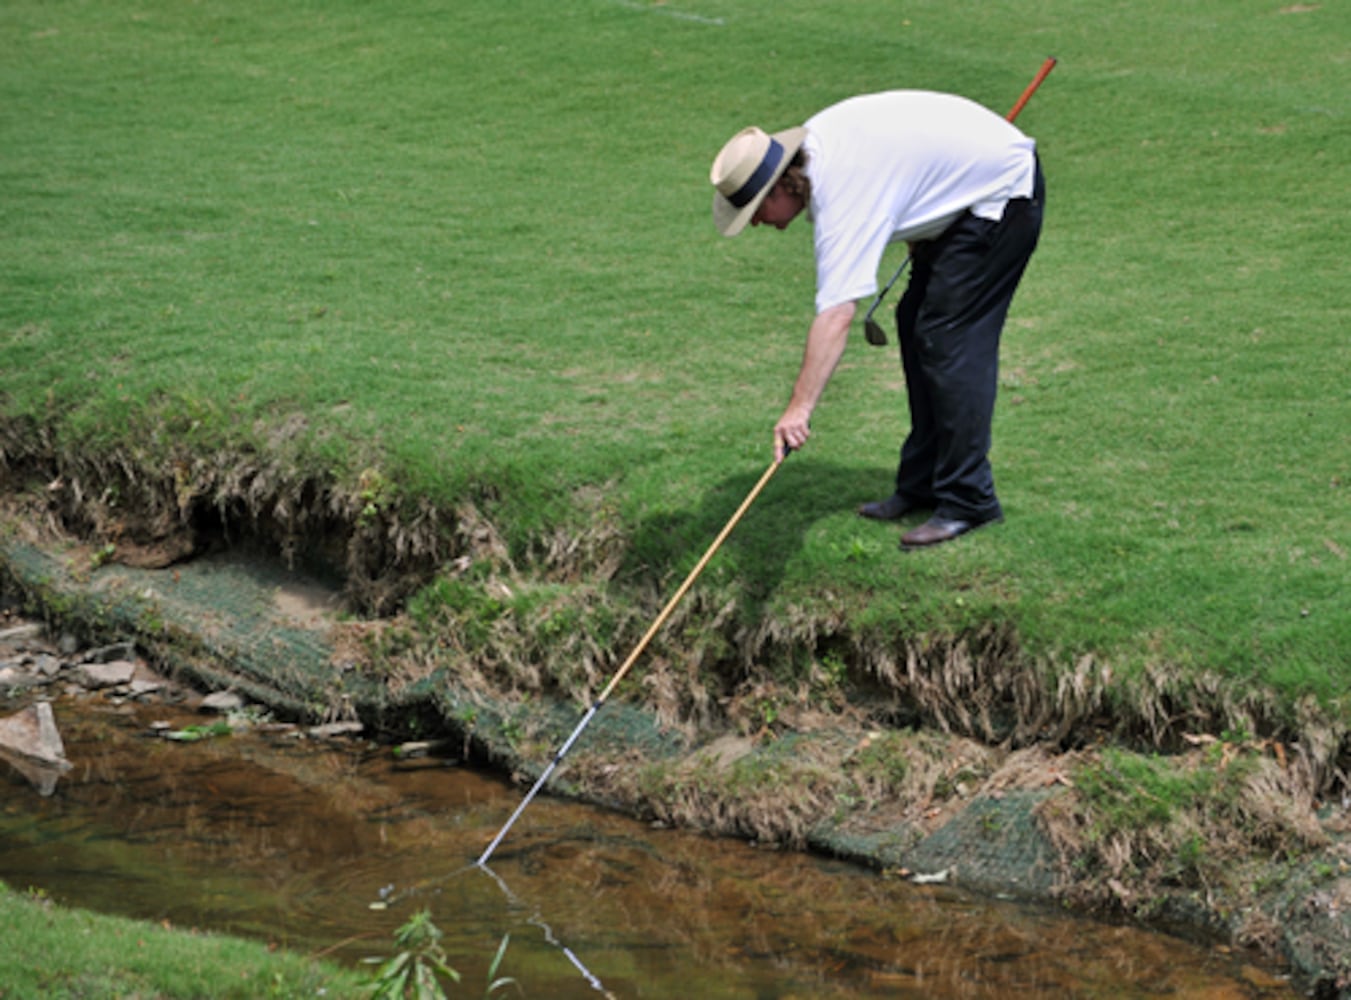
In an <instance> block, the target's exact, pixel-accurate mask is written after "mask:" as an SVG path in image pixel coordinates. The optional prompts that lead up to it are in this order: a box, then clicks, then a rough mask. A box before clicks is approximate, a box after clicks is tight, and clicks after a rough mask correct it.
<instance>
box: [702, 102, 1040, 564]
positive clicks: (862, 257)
mask: <svg viewBox="0 0 1351 1000" xmlns="http://www.w3.org/2000/svg"><path fill="white" fill-rule="evenodd" d="M710 179H711V180H712V182H713V186H714V189H715V190H714V195H713V220H714V222H715V224H716V225H717V227H718V229H719V230H720V231H721V232H722V233H723V235H725V236H735V235H736V234H737V233H739V232H741V230H742V229H743V228H745V226H746V225H747V224H750V225H753V226H759V225H769V226H774V227H775V228H776V229H786V228H787V227H788V225H789V223H791V222H792V221H793V220H794V219H795V218H797V216H798V215H800V214H802V213H803V212H804V211H805V212H806V213H807V217H808V218H809V219H810V220H811V223H812V226H813V239H814V244H815V256H816V316H815V319H813V321H812V324H811V328H810V329H809V331H808V333H807V345H806V350H805V352H804V355H803V359H802V367H801V369H800V371H799V372H798V376H797V381H796V383H795V384H794V386H793V394H792V397H791V399H790V400H789V403H788V406H787V408H786V409H785V410H784V412H783V416H781V417H780V418H779V421H778V423H777V424H775V426H774V451H775V458H776V459H782V458H783V456H784V455H785V454H787V452H788V451H789V450H791V449H796V448H801V447H802V445H803V444H804V443H805V442H806V440H807V437H808V435H809V433H810V431H809V429H808V421H809V420H810V419H811V415H812V411H813V409H815V407H816V404H817V402H818V401H819V399H820V398H821V393H822V391H823V390H824V389H825V387H826V383H827V382H828V381H829V380H830V377H831V375H832V373H833V372H834V370H835V366H836V365H837V364H838V362H839V360H840V356H841V355H842V354H843V353H844V347H845V343H846V341H847V338H848V333H849V327H850V324H851V322H852V321H853V319H854V314H855V311H856V306H855V303H856V301H857V300H858V299H862V298H867V297H868V296H871V295H873V294H874V293H875V292H876V291H877V268H878V266H879V264H880V263H881V260H882V254H883V251H884V250H885V249H886V247H887V245H888V244H889V243H892V242H895V241H898V240H904V241H906V242H908V243H909V244H910V248H911V253H912V270H911V272H910V280H909V285H908V287H907V289H906V291H905V294H904V295H903V296H902V297H901V301H900V303H899V304H898V305H897V307H896V323H897V330H898V333H899V336H900V342H901V363H902V366H903V368H904V370H905V380H906V387H907V391H908V396H909V406H910V433H909V435H908V436H907V437H906V439H905V442H904V444H903V445H902V447H901V457H900V464H899V466H898V468H897V470H896V488H895V492H894V493H893V494H892V495H891V496H890V497H888V498H887V499H885V500H878V501H874V502H870V503H865V504H863V505H862V506H861V507H859V513H860V514H861V515H863V516H864V517H870V518H876V519H879V520H887V521H893V520H897V519H899V518H901V517H904V516H905V515H907V514H909V513H911V512H914V511H920V510H925V511H931V512H932V516H931V517H930V518H929V519H928V520H927V521H925V522H924V523H923V524H921V525H920V526H918V527H917V528H914V529H913V530H911V531H908V532H906V533H905V534H904V535H902V536H901V547H902V548H903V549H914V548H920V547H923V546H929V545H936V544H939V543H942V542H947V541H950V540H952V539H954V538H957V537H958V536H960V535H962V534H965V533H966V532H968V531H970V530H972V529H973V528H977V527H980V526H981V525H983V524H989V523H992V522H996V521H1001V520H1003V511H1002V509H1001V508H1000V505H999V500H998V499H997V497H996V496H995V489H994V477H993V473H992V472H991V469H990V462H989V458H988V454H989V450H990V424H991V420H992V418H993V415H994V401H995V391H996V388H997V385H998V355H999V337H1000V333H1001V332H1002V330H1003V326H1004V318H1005V316H1006V315H1007V314H1008V308H1009V303H1010V302H1011V301H1012V299H1013V293H1014V291H1015V290H1016V289H1017V287H1018V282H1019V281H1020V279H1021V278H1022V275H1023V270H1024V268H1025V267H1026V266H1027V261H1028V259H1029V258H1030V257H1031V255H1032V251H1033V250H1034V249H1035V248H1036V245H1037V237H1038V235H1039V234H1040V232H1041V219H1042V203H1043V201H1044V184H1043V181H1042V176H1041V169H1040V166H1039V165H1038V162H1037V156H1036V144H1035V143H1034V142H1033V140H1032V139H1030V138H1028V137H1027V136H1026V135H1024V134H1023V133H1022V132H1020V131H1019V130H1018V129H1017V128H1016V127H1014V126H1013V125H1012V124H1011V123H1009V122H1008V121H1006V120H1005V119H1003V118H1001V117H1000V116H999V115H998V114H996V113H994V112H992V111H989V110H987V109H985V108H983V107H981V106H980V105H978V104H976V103H974V102H972V101H969V100H967V99H966V98H963V97H957V96H955V95H951V94H938V93H931V92H928V91H913V90H897V91H889V92H886V93H879V94H867V95H863V96H860V97H854V98H850V99H848V100H846V101H842V102H841V103H839V104H835V105H833V106H831V107H829V108H826V109H825V110H824V111H821V112H820V113H819V114H817V115H815V116H813V117H812V118H810V119H808V120H807V122H806V124H805V125H804V126H803V127H800V128H790V129H787V130H785V131H782V132H778V133H775V134H774V135H768V134H766V133H765V132H763V131H762V130H760V129H758V128H754V127H752V128H747V129H743V130H742V131H741V132H739V133H737V135H735V136H733V138H732V139H731V140H730V141H729V142H728V143H727V145H725V146H724V147H723V148H722V150H721V152H719V153H718V156H717V158H716V159H715V160H714V162H713V168H712V171H711V173H710Z"/></svg>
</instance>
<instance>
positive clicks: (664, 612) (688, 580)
mask: <svg viewBox="0 0 1351 1000" xmlns="http://www.w3.org/2000/svg"><path fill="white" fill-rule="evenodd" d="M787 457H788V456H787V455H785V456H784V458H787ZM782 464H783V458H776V459H775V460H774V461H773V462H771V463H770V466H769V468H768V469H766V470H765V472H764V475H762V476H761V477H760V481H759V482H757V483H756V484H755V486H753V487H752V488H751V491H750V492H749V493H748V494H746V499H745V500H743V501H741V506H740V507H738V508H737V509H736V513H734V514H733V515H732V516H731V518H730V519H729V520H728V522H727V523H726V524H725V525H724V526H723V529H722V531H720V532H718V537H717V538H715V539H713V544H712V545H710V546H709V547H708V551H706V552H705V553H704V554H703V556H701V557H700V559H699V561H698V562H697V563H696V564H695V566H694V569H692V570H690V575H689V576H687V577H685V582H684V583H682V584H681V585H680V587H679V589H678V590H676V592H675V594H674V596H672V597H671V599H670V600H669V601H667V602H666V607H664V608H662V609H661V614H659V615H657V617H656V620H655V621H653V622H652V625H651V626H650V627H649V628H648V630H647V632H646V633H644V635H643V637H642V639H640V640H639V641H638V645H637V646H635V647H634V648H633V652H631V653H630V654H629V655H628V659H626V660H625V661H624V663H623V664H622V665H621V666H620V668H619V670H618V671H616V672H615V675H614V676H613V677H612V678H610V683H609V684H607V685H605V689H604V690H603V691H601V693H600V696H599V697H597V698H596V700H595V702H594V703H593V704H592V705H591V707H590V708H588V709H587V710H586V714H585V715H583V716H582V721H581V722H579V723H577V728H576V729H574V730H573V731H572V735H571V736H569V737H568V738H567V740H566V741H565V742H564V743H563V745H562V747H560V748H559V750H558V753H556V754H554V758H553V760H551V761H550V762H549V766H548V767H546V768H545V769H544V773H543V774H541V775H540V776H539V778H538V779H536V781H535V784H534V786H533V787H532V788H531V789H530V791H529V792H528V793H526V796H525V798H524V799H523V800H522V802H521V804H520V805H519V806H517V807H516V811H515V812H514V813H512V814H511V818H510V819H508V820H507V822H506V823H505V824H504V825H503V827H502V829H501V830H499V831H498V833H497V836H496V837H494V838H493V841H492V843H491V844H489V845H488V849H487V850H485V851H484V852H483V853H482V854H481V855H480V856H479V859H478V861H477V862H475V863H476V864H477V865H478V866H479V867H480V868H482V867H485V866H486V865H487V863H488V859H489V858H490V857H492V854H493V851H495V850H497V845H498V844H500V843H501V842H502V838H503V837H505V836H506V835H507V831H508V830H510V829H511V828H512V826H513V824H515V822H516V820H518V819H519V818H520V816H521V813H523V812H525V808H526V806H528V805H530V803H531V802H532V801H533V800H534V798H535V795H536V794H538V792H539V790H540V789H541V788H543V787H544V784H545V782H547V781H548V780H549V776H550V775H552V774H553V773H554V769H555V768H556V767H558V765H559V764H560V763H562V761H563V757H564V756H565V755H566V754H567V752H568V751H569V750H571V749H572V745H573V744H574V743H576V742H577V738H578V737H579V736H581V735H582V730H584V729H585V728H586V727H587V726H588V725H589V724H590V723H591V720H592V719H593V718H595V716H596V713H597V712H599V711H600V709H601V706H602V705H604V704H605V699H606V698H608V697H609V696H610V693H611V692H612V691H613V690H614V689H615V688H616V687H617V686H618V685H619V682H620V681H621V680H623V679H624V675H625V674H627V673H628V672H629V670H630V668H632V666H633V664H634V663H635V662H636V661H637V659H638V657H639V656H640V655H642V652H643V650H644V649H646V648H647V644H648V643H649V642H651V641H652V637H653V636H655V635H656V634H657V631H658V630H659V629H660V628H661V627H662V626H663V625H664V624H666V619H667V618H669V617H671V612H672V611H674V610H675V607H676V605H677V604H679V603H680V601H681V599H682V598H683V597H684V596H685V594H686V592H687V591H688V590H689V589H690V587H692V586H693V585H694V581H695V580H697V579H698V578H699V574H700V573H702V572H703V571H704V567H705V566H707V565H708V561H709V560H710V559H712V558H713V554H714V553H715V552H717V551H718V549H719V548H720V547H721V546H722V543H723V542H724V541H725V540H726V539H727V536H728V535H730V534H731V533H732V529H733V528H735V527H736V524H737V522H738V521H740V520H741V516H742V515H743V514H745V513H746V511H747V510H748V509H749V508H750V505H751V504H752V503H754V502H755V498H756V497H758V496H759V495H760V491H761V490H763V489H764V488H765V484H766V483H768V482H769V480H770V479H771V478H772V477H773V475H774V473H775V472H777V471H778V470H779V466H780V465H782Z"/></svg>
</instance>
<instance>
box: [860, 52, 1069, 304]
mask: <svg viewBox="0 0 1351 1000" xmlns="http://www.w3.org/2000/svg"><path fill="white" fill-rule="evenodd" d="M1055 64H1056V58H1055V56H1048V57H1047V58H1046V61H1045V62H1044V63H1042V64H1041V69H1039V70H1037V75H1036V76H1034V77H1033V78H1032V82H1031V83H1029V84H1028V85H1027V88H1026V89H1025V90H1024V91H1023V92H1022V95H1021V96H1020V97H1019V98H1018V100H1017V101H1015V102H1014V105H1013V110H1012V111H1010V112H1009V113H1008V114H1007V115H1005V118H1006V119H1007V120H1008V121H1010V122H1012V121H1016V120H1017V118H1018V113H1019V112H1020V111H1022V110H1023V107H1024V106H1025V105H1026V104H1027V102H1028V101H1029V100H1031V99H1032V95H1033V94H1035V93H1036V92H1037V88H1038V87H1040V86H1041V82H1042V81H1043V80H1045V79H1046V77H1047V76H1049V75H1050V73H1051V70H1053V69H1055ZM909 263H910V254H906V255H905V260H903V261H901V266H900V267H898V268H896V273H895V274H893V275H892V276H891V280H890V281H888V282H887V283H886V285H885V286H883V288H882V290H881V291H880V292H878V293H877V298H875V299H873V304H872V306H871V307H870V308H869V309H868V315H867V316H865V317H864V322H865V323H866V322H867V321H868V320H869V319H872V315H873V313H874V312H876V311H877V307H878V306H880V305H881V304H882V300H883V299H884V298H886V296H887V292H889V291H891V286H892V285H894V284H896V279H897V278H899V277H900V276H901V272H902V271H904V270H905V268H906V265H907V264H909Z"/></svg>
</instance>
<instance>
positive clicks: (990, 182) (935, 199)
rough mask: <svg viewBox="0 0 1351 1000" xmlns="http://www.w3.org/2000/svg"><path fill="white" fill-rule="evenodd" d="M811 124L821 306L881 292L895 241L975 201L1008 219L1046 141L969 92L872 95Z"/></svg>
mask: <svg viewBox="0 0 1351 1000" xmlns="http://www.w3.org/2000/svg"><path fill="white" fill-rule="evenodd" d="M805 124H806V128H807V137H806V139H805V141H804V142H803V148H804V149H805V150H806V152H807V157H808V159H807V168H806V172H807V176H808V177H809V178H810V179H811V185H812V187H811V204H810V205H809V206H808V216H809V218H810V219H811V220H812V226H813V227H814V239H815V244H816V311H817V312H818V313H819V312H824V311H825V310H826V309H829V308H831V307H832V306H837V305H840V304H841V303H844V302H851V301H854V300H856V299H861V298H865V297H867V296H870V295H872V294H874V293H875V292H876V291H877V268H878V265H880V264H881V262H882V253H883V251H884V250H885V249H886V247H887V244H888V243H891V242H893V241H896V240H921V239H927V238H932V237H934V236H937V235H938V234H939V233H941V232H942V231H943V230H944V229H946V228H947V226H948V225H949V224H950V223H951V222H952V221H953V220H955V219H956V218H957V217H958V216H959V215H961V213H962V212H964V211H966V210H968V209H970V210H971V211H972V212H973V213H974V214H976V215H978V216H980V217H981V218H987V219H995V220H998V219H1000V218H1002V217H1003V214H1004V206H1005V204H1007V202H1008V200H1009V199H1010V198H1026V197H1030V196H1031V194H1032V186H1033V182H1034V179H1035V173H1036V161H1035V157H1034V153H1035V150H1036V143H1035V142H1034V141H1033V140H1032V139H1030V138H1029V137H1028V136H1026V135H1024V134H1023V133H1022V132H1020V131H1019V130H1018V129H1017V128H1016V127H1014V126H1013V125H1012V124H1010V123H1009V122H1008V121H1006V120H1005V119H1003V118H1001V117H1000V116H999V115H998V114H996V113H995V112H993V111H990V110H989V109H988V108H984V107H982V106H981V105H979V104H977V103H975V102H974V101H971V100H968V99H967V98H964V97H957V96H955V95H952V94H938V93H933V92H930V91H922V90H892V91H887V92H885V93H880V94H865V95H862V96H860V97H851V98H849V99H848V100H846V101H841V102H840V103H839V104H835V105H832V106H831V107H829V108H826V109H825V110H824V111H821V112H820V113H818V114H816V115H814V116H813V117H812V118H810V119H808V120H807V122H806V123H805Z"/></svg>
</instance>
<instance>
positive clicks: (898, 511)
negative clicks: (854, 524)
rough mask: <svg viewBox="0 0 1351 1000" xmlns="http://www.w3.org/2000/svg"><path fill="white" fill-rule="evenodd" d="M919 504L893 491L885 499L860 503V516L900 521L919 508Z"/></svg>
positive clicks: (878, 519) (875, 519) (876, 519)
mask: <svg viewBox="0 0 1351 1000" xmlns="http://www.w3.org/2000/svg"><path fill="white" fill-rule="evenodd" d="M919 509H920V505H919V504H913V503H911V502H910V501H909V500H907V499H905V497H903V496H901V495H900V494H899V493H893V494H891V496H889V497H887V498H886V499H885V500H869V501H868V502H867V503H861V504H859V505H858V516H859V517H870V518H872V519H873V520H874V521H899V520H900V519H901V518H903V517H905V515H906V514H909V513H910V512H911V511H912V510H919Z"/></svg>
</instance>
